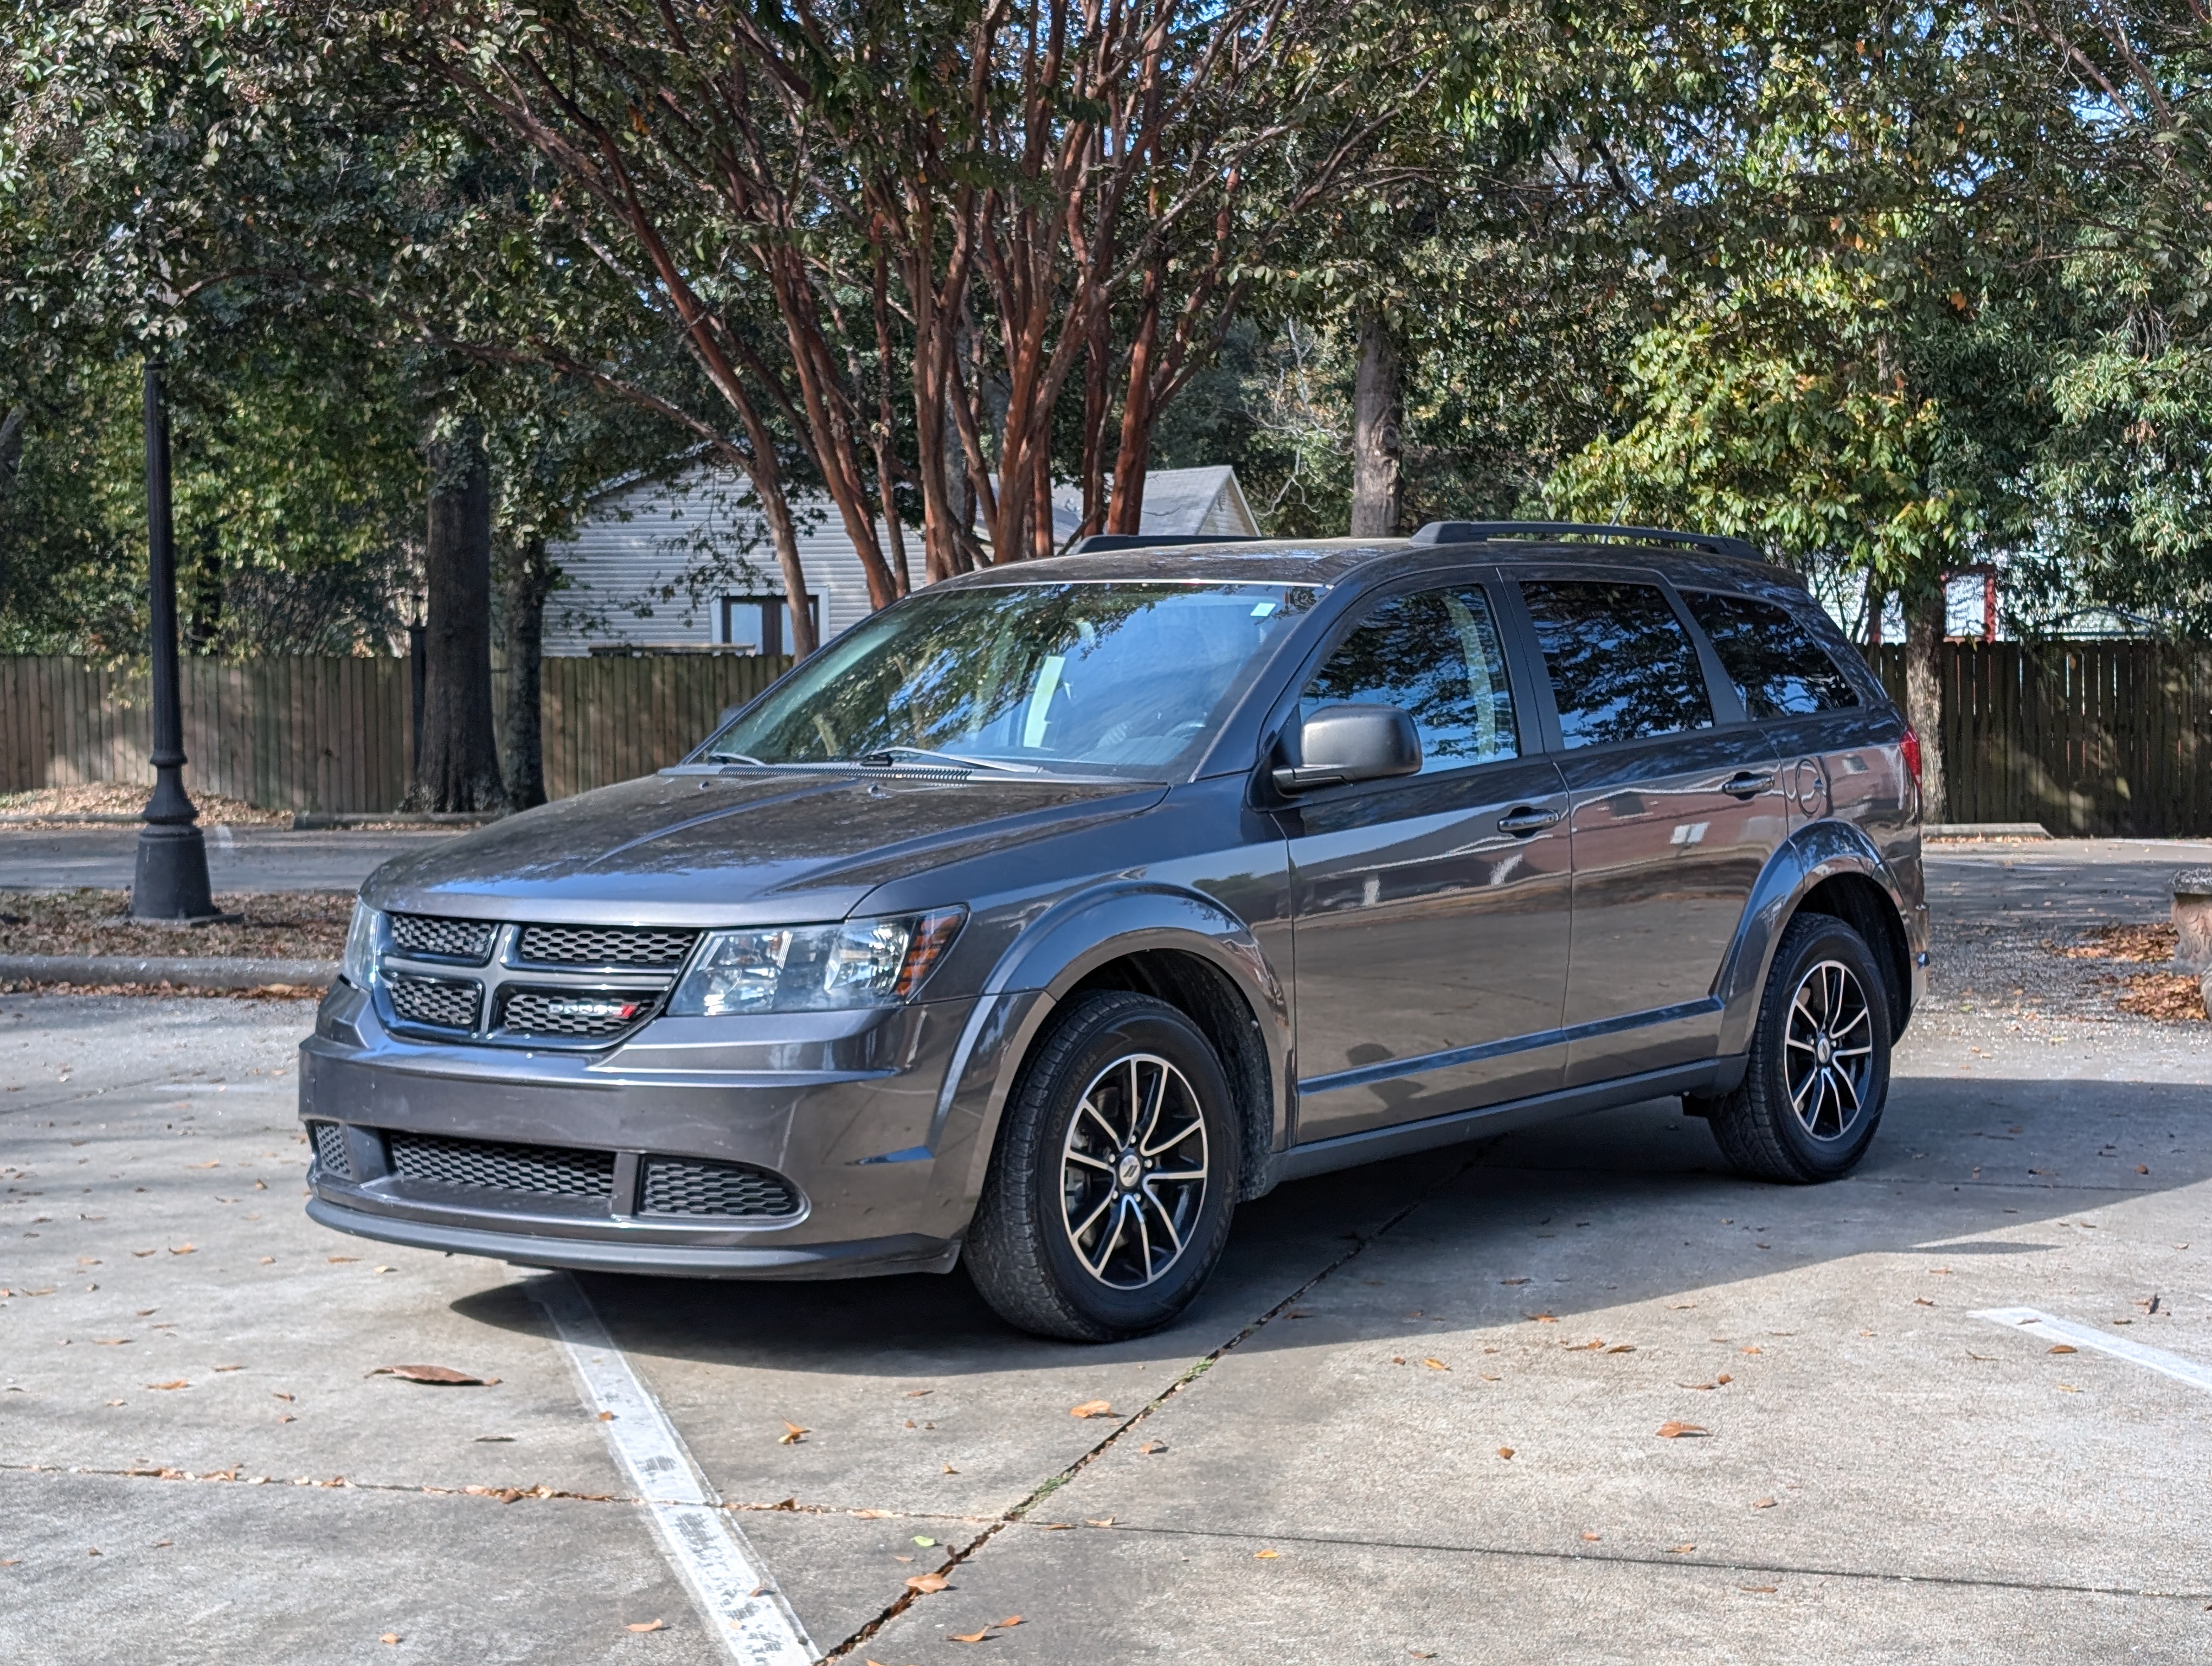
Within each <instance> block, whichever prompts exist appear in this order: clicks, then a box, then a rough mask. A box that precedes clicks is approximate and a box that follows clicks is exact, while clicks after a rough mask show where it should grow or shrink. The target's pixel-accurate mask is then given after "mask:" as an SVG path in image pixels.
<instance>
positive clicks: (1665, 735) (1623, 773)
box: [1519, 567, 1790, 1086]
mask: <svg viewBox="0 0 2212 1666" xmlns="http://www.w3.org/2000/svg"><path fill="white" fill-rule="evenodd" d="M1519 590H1520V596H1521V599H1522V604H1523V605H1525V606H1526V608H1527V609H1528V619H1529V625H1530V628H1531V630H1532V633H1533V635H1534V641H1535V643H1536V646H1537V648H1538V651H1539V653H1540V654H1541V656H1542V659H1543V662H1544V666H1545V670H1546V673H1547V689H1546V692H1547V694H1548V696H1550V702H1551V708H1552V710H1551V716H1552V718H1553V721H1556V722H1557V724H1558V726H1559V727H1558V734H1559V747H1560V751H1559V769H1560V772H1561V775H1562V777H1563V779H1564V781H1565V787H1566V790H1567V797H1568V813H1569V817H1570V827H1571V842H1572V846H1573V866H1574V947H1573V953H1572V956H1571V961H1570V964H1569V967H1568V972H1567V1002H1566V1012H1565V1028H1566V1032H1567V1059H1566V1083H1567V1085H1569V1086H1578V1085H1583V1084H1585V1083H1589V1082H1596V1081H1603V1080H1606V1079H1610V1078H1613V1077H1617V1076H1627V1075H1633V1074H1636V1073H1639V1072H1643V1071H1648V1070H1659V1069H1663V1068H1665V1067H1668V1066H1670V1065H1678V1064H1686V1063H1692V1062H1694V1061H1699V1060H1701V1059H1709V1058H1711V1057H1712V1056H1713V1053H1714V1049H1715V1048H1716V1047H1717V1043H1718V1040H1719V1034H1720V1014H1721V1003H1720V1000H1719V999H1718V997H1717V996H1716V995H1715V994H1714V993H1713V986H1714V983H1715V982H1716V980H1717V977H1718V975H1719V972H1720V968H1721V962H1722V960H1723V958H1725V956H1726V954H1727V952H1728V948H1729V943H1730V942H1731V940H1732V939H1734V937H1735V932H1736V928H1737V925H1738V922H1739V921H1741V919H1742V917H1743V911H1744V908H1745V906H1746V904H1747V903H1748V901H1749V900H1750V897H1751V891H1752V887H1753V885H1754V884H1755V883H1756V882H1757V880H1758V879H1759V871H1760V870H1761V869H1762V868H1763V867H1764V866H1765V863H1766V859H1767V857H1768V856H1769V855H1770V854H1771V853H1772V852H1773V850H1774V849H1775V848H1776V847H1777V846H1778V845H1779V844H1780V843H1781V842H1782V841H1783V840H1784V838H1785V837H1787V836H1788V834H1789V825H1790V818H1789V803H1788V800H1787V799H1786V798H1785V797H1784V793H1783V792H1782V789H1781V783H1780V780H1779V774H1780V772H1779V769H1778V759H1777V758H1776V756H1775V753H1774V751H1773V748H1772V747H1771V745H1770V744H1769V742H1768V739H1767V737H1766V736H1765V733H1763V732H1762V731H1761V730H1760V729H1759V727H1758V726H1757V725H1755V724H1753V723H1751V722H1748V721H1746V719H1745V716H1744V712H1743V708H1742V704H1741V702H1740V701H1739V700H1738V698H1737V697H1736V695H1735V690H1733V689H1732V688H1731V687H1729V684H1728V683H1727V681H1726V679H1725V678H1723V677H1722V676H1721V675H1720V673H1719V667H1718V665H1717V661H1714V660H1712V656H1711V649H1710V648H1707V647H1705V645H1704V644H1703V643H1701V642H1700V641H1699V639H1698V637H1697V635H1696V633H1694V632H1693V631H1692V629H1690V628H1689V622H1688V618H1687V616H1686V613H1685V612H1684V611H1683V610H1682V608H1681V606H1680V603H1679V601H1678V599H1676V598H1675V597H1674V594H1673V593H1672V592H1671V590H1670V589H1669V588H1668V586H1667V585H1666V584H1665V583H1664V582H1663V581H1662V580H1661V579H1660V578H1659V576H1658V575H1657V574H1656V573H1648V572H1642V571H1638V570H1637V569H1623V568H1616V567H1607V568H1604V569H1574V568H1561V569H1547V570H1545V571H1542V572H1538V573H1532V574H1529V575H1526V576H1524V577H1522V581H1521V583H1520V586H1519Z"/></svg>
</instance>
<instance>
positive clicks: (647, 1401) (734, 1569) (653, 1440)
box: [532, 1273, 815, 1666]
mask: <svg viewBox="0 0 2212 1666" xmlns="http://www.w3.org/2000/svg"><path fill="white" fill-rule="evenodd" d="M532 1293H533V1294H535V1295H536V1296H537V1298H538V1302H539V1303H540V1304H542V1305H543V1306H544V1309H545V1312H546V1315H547V1316H548V1317H550V1319H551V1320H552V1321H553V1328H554V1329H556V1331H558V1332H559V1333H560V1336H561V1341H562V1342H563V1343H564V1344H565V1345H566V1346H567V1347H568V1363H569V1364H570V1365H573V1366H574V1368H575V1371H576V1378H577V1381H578V1382H579V1383H580V1384H581V1385H582V1387H583V1390H584V1403H585V1404H586V1405H587V1406H589V1407H590V1408H592V1411H593V1412H595V1413H597V1412H611V1413H612V1414H613V1416H612V1417H611V1418H608V1419H606V1420H603V1421H602V1422H601V1423H600V1425H599V1427H600V1428H601V1429H603V1430H605V1432H606V1437H607V1444H608V1446H609V1447H611V1449H612V1450H613V1451H614V1455H615V1462H617V1463H618V1464H620V1465H621V1466H622V1467H623V1469H624V1470H625V1471H626V1472H627V1473H628V1474H629V1478H630V1482H631V1484H632V1485H633V1486H634V1487H635V1488H636V1489H637V1493H638V1496H639V1497H640V1498H641V1499H644V1500H645V1504H646V1508H647V1511H649V1512H650V1513H651V1516H652V1520H653V1528H654V1530H655V1531H656V1532H658V1533H659V1535H660V1542H661V1545H662V1547H663V1548H664V1549H665V1551H666V1552H667V1554H668V1560H670V1561H671V1563H673V1564H674V1565H675V1567H676V1571H677V1572H678V1574H680V1575H681V1576H682V1577H683V1579H684V1584H686V1585H688V1586H689V1587H690V1590H691V1597H692V1600H693V1601H694V1602H696V1603H698V1605H699V1609H700V1612H701V1613H702V1614H705V1615H706V1616H707V1623H708V1627H709V1628H710V1629H712V1630H713V1631H714V1633H716V1634H717V1635H719V1636H720V1638H721V1639H722V1642H723V1645H724V1646H726V1648H727V1649H728V1650H729V1651H730V1654H731V1657H732V1658H733V1659H737V1660H740V1661H743V1662H744V1663H746V1666H811V1663H812V1661H813V1660H814V1657H815V1651H814V1645H812V1644H811V1642H809V1641H808V1639H807V1636H806V1628H805V1626H801V1625H800V1624H799V1616H798V1615H797V1614H793V1612H792V1611H791V1605H790V1604H789V1603H788V1602H785V1601H784V1600H783V1596H782V1594H781V1592H779V1591H774V1590H769V1589H768V1584H769V1577H768V1572H767V1570H766V1569H764V1568H763V1566H761V1563H760V1559H759V1558H758V1557H757V1556H756V1555H755V1554H753V1547H752V1546H751V1545H750V1544H749V1543H748V1542H747V1541H746V1539H745V1535H744V1533H743V1532H742V1531H741V1530H739V1529H738V1524H737V1523H736V1521H735V1520H734V1519H733V1518H732V1517H731V1515H730V1512H729V1511H726V1510H724V1509H722V1508H721V1507H720V1500H718V1499H716V1498H715V1497H714V1489H713V1488H712V1487H708V1484H707V1478H706V1476H705V1475H703V1474H701V1473H700V1470H699V1466H698V1465H697V1464H696V1463H695V1462H692V1460H691V1454H690V1450H688V1449H687V1448H686V1447H685V1446H684V1438H683V1436H681V1435H679V1434H678V1433H677V1432H676V1426H675V1425H674V1424H672V1423H671V1422H670V1421H669V1420H668V1414H667V1413H665V1412H664V1411H663V1410H661V1408H660V1402H659V1401H658V1400H655V1399H654V1398H653V1392H652V1390H651V1389H647V1387H646V1386H645V1384H644V1383H641V1382H639V1381H638V1378H637V1373H636V1372H635V1371H632V1370H631V1369H630V1364H629V1359H627V1358H625V1357H624V1355H623V1351H622V1350H621V1349H620V1348H618V1347H616V1346H615V1345H614V1341H613V1339H611V1337H609V1336H608V1335H607V1329H606V1327H605V1325H603V1324H601V1323H600V1322H599V1315H598V1314H597V1313H596V1312H594V1311H592V1304H591V1299H590V1298H588V1297H587V1296H586V1295H585V1294H584V1292H583V1287H582V1286H580V1285H579V1284H578V1283H577V1282H576V1281H575V1280H574V1279H572V1278H570V1277H569V1276H568V1274H565V1273H556V1274H553V1275H552V1276H551V1277H550V1278H549V1279H546V1280H544V1281H543V1282H542V1283H540V1284H538V1286H536V1287H535V1289H534V1291H533V1292H532Z"/></svg>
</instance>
